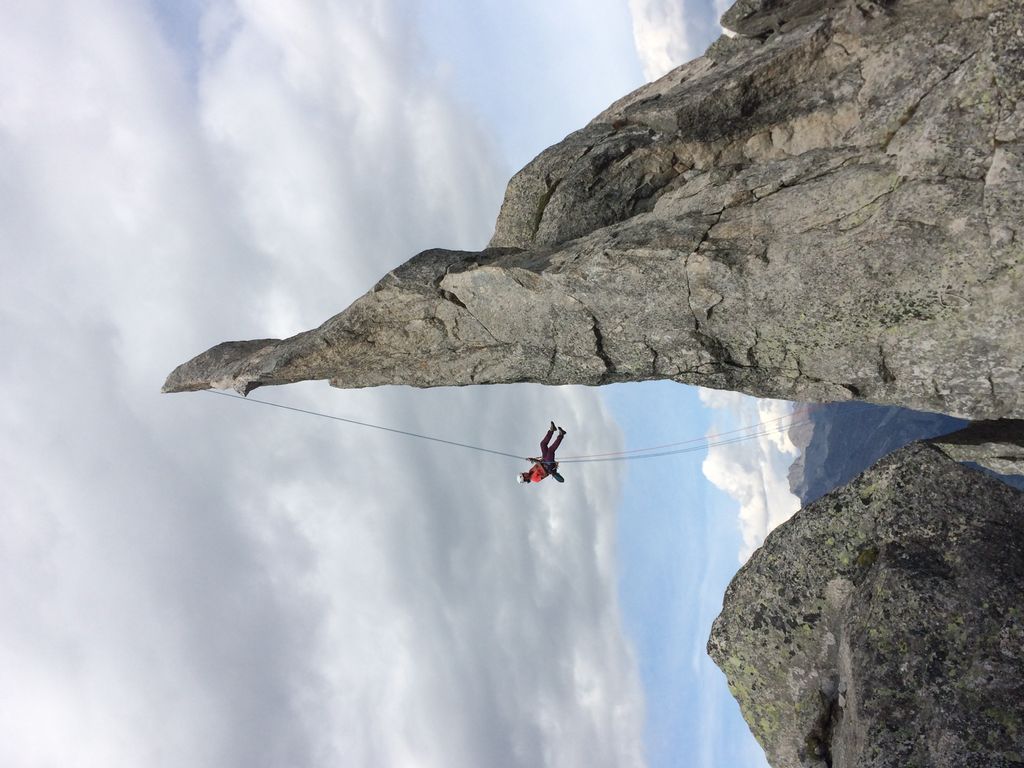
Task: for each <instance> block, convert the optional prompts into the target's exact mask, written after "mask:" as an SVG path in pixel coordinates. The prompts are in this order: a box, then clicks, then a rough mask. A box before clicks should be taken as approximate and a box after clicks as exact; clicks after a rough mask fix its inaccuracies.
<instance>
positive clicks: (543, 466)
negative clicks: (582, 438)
mask: <svg viewBox="0 0 1024 768" xmlns="http://www.w3.org/2000/svg"><path fill="white" fill-rule="evenodd" d="M556 429H557V430H558V439H557V440H555V442H554V444H551V436H552V435H553V434H555V430H556ZM563 437H565V430H564V429H562V428H561V427H556V426H555V422H553V421H552V422H551V427H550V428H549V429H548V433H547V434H546V435H544V439H543V440H541V441H540V457H539V458H532V457H531V458H529V459H527V461H532V462H533V466H532V467H530V469H528V470H527V471H526V472H518V473H516V482H517V483H539V482H540V481H541V480H543V479H544V478H545V477H548V476H549V475H550V476H551V477H553V478H555V480H557V481H558V482H560V483H564V482H565V478H564V477H562V476H561V475H560V474H558V462H557V461H555V451H557V450H558V446H560V445H561V444H562V438H563Z"/></svg>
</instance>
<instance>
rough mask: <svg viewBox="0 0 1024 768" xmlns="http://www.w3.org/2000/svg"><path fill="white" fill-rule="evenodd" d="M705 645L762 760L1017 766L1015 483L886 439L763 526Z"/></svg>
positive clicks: (843, 765) (1023, 500) (1023, 595)
mask: <svg viewBox="0 0 1024 768" xmlns="http://www.w3.org/2000/svg"><path fill="white" fill-rule="evenodd" d="M708 652H709V653H710V654H711V656H712V658H714V659H715V661H716V662H717V663H718V665H719V666H720V667H721V668H722V669H723V671H725V673H726V675H727V677H728V679H729V687H730V689H731V690H732V692H733V694H734V695H735V696H736V698H737V700H738V701H739V703H740V707H741V709H742V710H743V715H744V717H745V718H746V720H747V722H748V723H749V724H750V726H751V729H752V730H753V732H754V734H755V736H756V737H757V739H758V741H760V743H761V744H762V746H764V748H765V750H766V752H767V754H768V759H769V761H770V762H771V764H772V766H774V768H794V767H795V766H802V767H805V768H826V766H829V767H830V768H855V767H856V768H890V767H891V768H905V766H911V765H917V766H948V767H949V768H954V767H960V766H964V767H966V766H987V767H988V768H1011V766H1012V767H1015V768H1019V767H1020V766H1024V706H1022V702H1024V493H1022V492H1021V491H1018V490H1015V489H1013V488H1010V487H1009V486H1007V485H1004V484H1002V483H1000V482H999V481H998V480H995V479H992V478H990V477H988V476H987V475H984V474H982V473H980V472H976V471H974V470H971V469H968V468H966V467H963V466H961V465H959V464H957V463H955V462H954V461H953V460H952V459H950V458H949V457H947V456H946V455H945V454H943V453H942V452H941V451H939V450H938V449H936V448H935V447H933V446H928V445H924V444H921V443H915V444H913V445H910V446H907V447H905V448H902V449H900V450H899V451H897V452H896V453H893V454H891V455H890V456H888V457H886V458H885V459H883V460H882V461H880V462H879V463H878V464H877V465H875V466H874V467H873V468H872V469H870V470H869V471H867V472H865V473H864V474H863V475H862V476H861V477H859V478H858V479H856V480H855V481H854V482H852V483H851V484H849V485H847V486H845V487H844V488H841V489H838V490H836V491H833V492H832V493H829V494H828V495H826V496H824V497H823V498H822V499H820V500H819V501H817V502H815V503H813V504H810V505H809V506H807V507H805V508H804V509H802V510H801V511H800V512H798V513H797V514H796V515H794V516H793V517H792V518H791V519H790V520H789V521H787V522H786V523H783V524H782V525H781V526H779V527H778V528H777V529H776V530H775V531H773V532H772V533H771V534H770V535H769V536H768V538H767V540H766V541H765V543H764V546H763V547H762V548H761V549H760V550H758V551H757V552H756V553H755V554H754V556H753V557H751V559H750V560H749V561H748V562H747V564H746V565H745V566H744V567H743V568H742V569H741V570H740V572H739V573H738V574H737V576H736V577H735V579H734V580H733V582H732V583H731V584H730V586H729V588H728V590H727V591H726V595H725V601H724V607H723V609H722V613H721V615H720V616H719V617H718V618H717V619H716V620H715V623H714V627H713V629H712V633H711V639H710V640H709V642H708Z"/></svg>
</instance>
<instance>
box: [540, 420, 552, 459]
mask: <svg viewBox="0 0 1024 768" xmlns="http://www.w3.org/2000/svg"><path fill="white" fill-rule="evenodd" d="M553 434H555V422H551V428H550V429H549V430H548V433H547V434H546V435H544V439H543V440H541V441H540V455H541V458H544V459H547V457H548V452H549V451H550V450H551V449H550V448H548V443H550V442H551V436H552V435H553Z"/></svg>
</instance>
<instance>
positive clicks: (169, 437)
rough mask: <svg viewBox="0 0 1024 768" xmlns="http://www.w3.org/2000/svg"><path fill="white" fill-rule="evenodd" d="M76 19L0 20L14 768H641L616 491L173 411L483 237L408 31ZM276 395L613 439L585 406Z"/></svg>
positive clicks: (220, 12) (289, 23)
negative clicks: (207, 378) (204, 380)
mask: <svg viewBox="0 0 1024 768" xmlns="http://www.w3.org/2000/svg"><path fill="white" fill-rule="evenodd" d="M58 6H59V7H54V6H52V5H46V6H45V7H44V6H40V5H37V4H16V5H11V4H8V5H6V6H5V7H4V9H3V10H2V11H0V17H2V23H0V168H2V169H3V170H2V171H0V253H2V254H3V257H2V259H0V324H2V327H3V331H4V332H3V334H2V337H0V338H2V341H0V345H2V352H3V355H4V358H5V360H6V361H7V365H8V369H7V370H8V371H9V372H10V374H9V375H8V376H6V377H5V378H4V381H3V384H2V385H0V387H2V393H0V394H2V397H0V403H2V404H3V405H2V406H0V466H2V474H3V477H4V478H5V481H4V483H3V484H0V521H2V524H3V529H4V534H3V537H2V538H0V601H2V602H3V605H4V606H5V611H4V615H3V617H0V680H3V690H4V695H3V696H0V764H3V765H14V766H17V765H27V764H43V765H75V766H110V765H146V766H154V767H156V768H161V767H162V766H190V768H191V767H193V766H200V767H201V766H217V767H218V768H222V767H223V766H246V767H247V768H248V767H251V766H281V765H288V766H328V765H329V766H337V765H380V766H403V765H416V766H480V765H493V766H501V765H510V766H512V765H515V766H519V765H521V766H538V765H551V766H556V765H557V766H564V765H587V766H593V765H602V764H604V765H616V766H619V765H637V764H640V763H641V762H642V760H643V755H642V752H643V749H642V743H641V741H642V736H641V731H642V720H643V703H642V698H641V691H640V688H639V683H638V678H637V674H636V671H635V663H634V661H633V659H632V655H631V651H630V649H629V647H628V646H627V644H626V642H625V640H624V639H623V635H622V630H621V627H620V620H619V611H618V607H617V604H616V600H615V587H614V580H615V562H614V530H615V529H614V522H613V513H614V505H615V503H616V501H617V497H618V494H619V490H618V489H619V478H618V476H617V475H615V474H614V473H607V472H601V473H592V474H591V473H587V472H585V471H583V470H581V471H579V472H578V473H566V474H567V483H566V484H565V486H555V485H554V484H551V485H552V487H546V486H547V484H543V485H542V486H539V487H537V488H530V489H524V488H521V487H519V486H517V485H516V484H515V483H514V481H513V473H514V471H515V470H516V469H519V468H520V467H519V466H518V465H515V464H514V462H512V463H510V462H508V461H506V460H503V459H500V458H492V457H487V456H483V455H478V454H469V453H465V452H459V451H457V450H455V449H442V448H435V447H432V446H431V447H428V446H427V445H426V444H421V443H413V442H411V441H403V440H402V439H401V438H398V437H396V436H392V435H384V434H380V433H376V432H360V431H358V430H356V428H344V427H339V425H337V424H335V423H333V422H327V421H322V420H316V419H312V418H309V417H304V416H301V415H298V414H289V413H281V412H276V411H273V410H271V409H267V408H263V407H261V406H258V405H251V404H245V403H240V402H239V403H236V402H231V401H228V400H227V399H226V398H220V397H216V396H213V395H204V394H193V395H187V396H161V395H160V394H159V392H158V390H159V386H160V383H161V382H162V379H163V376H164V375H165V374H166V372H167V371H168V370H170V368H171V367H173V365H175V364H176V363H177V362H180V361H181V360H183V359H185V358H187V357H188V356H190V355H191V354H194V353H195V352H196V351H198V350H201V349H203V348H205V347H207V346H209V345H210V344H212V343H214V342H216V341H219V340H221V339H225V338H253V337H259V336H278V335H283V334H290V333H293V332H295V331H296V330H298V329H300V328H304V327H308V326H309V325H311V324H315V323H319V322H321V321H323V320H324V319H325V318H326V317H327V316H328V315H329V314H330V313H331V312H333V311H335V310H336V309H337V308H338V307H340V306H344V305H345V304H347V303H348V302H349V301H351V300H352V299H353V298H355V297H356V296H358V295H359V294H361V293H362V292H363V291H364V290H365V289H366V288H367V287H368V286H369V285H370V284H371V283H372V281H373V280H375V279H376V278H377V277H378V276H379V275H380V274H381V273H383V272H384V271H386V270H387V269H389V268H390V267H392V266H394V265H395V264H397V263H399V262H401V261H403V260H404V259H405V258H407V257H408V256H409V255H411V254H412V253H414V252H416V251H417V250H420V249H422V248H425V247H428V246H432V245H435V244H438V243H444V244H448V245H454V246H460V245H461V246H479V245H480V244H482V243H483V242H484V241H485V240H486V238H487V236H488V235H489V230H490V227H491V225H492V222H493V218H494V214H495V212H496V210H497V206H498V203H499V200H500V194H501V190H502V186H503V180H504V173H503V171H502V161H501V158H500V157H498V156H497V154H496V152H495V150H494V142H493V141H492V139H491V138H490V137H489V135H488V134H487V132H486V131H485V130H484V128H483V127H482V126H481V125H480V124H478V123H477V122H475V121H474V120H473V119H472V118H471V117H470V116H469V115H467V114H466V113H465V112H464V111H463V110H461V109H460V108H459V107H458V105H457V104H456V103H455V101H454V100H453V99H452V97H451V95H450V94H449V93H448V92H446V91H445V89H444V88H443V87H442V84H441V83H440V82H439V81H437V80H436V79H433V78H432V76H431V75H430V71H429V67H425V66H420V64H419V63H418V61H417V53H418V51H419V50H420V48H419V47H418V44H417V36H416V30H415V29H413V28H410V27H409V26H408V25H407V24H405V23H404V22H403V21H402V19H403V18H404V9H403V8H402V7H401V6H400V5H399V4H397V3H393V2H385V1H383V0H380V1H375V2H370V1H364V2H327V1H326V0H325V1H324V2H315V3H308V4H305V5H302V6H301V7H300V6H294V5H289V6H288V12H287V13H284V12H283V11H282V10H281V8H282V7H283V6H281V4H280V3H276V2H270V0H248V1H247V2H239V3H234V2H226V1H225V0H214V2H210V3H208V4H203V5H201V6H197V7H196V8H195V9H193V10H194V16H189V14H188V13H185V12H184V11H183V12H182V13H183V14H184V18H183V19H178V21H177V24H178V26H176V27H175V29H176V30H177V33H176V34H175V35H174V36H173V40H174V41H175V44H174V45H172V44H170V43H168V39H169V38H168V32H167V29H166V27H165V26H163V25H165V24H166V23H167V20H166V18H164V17H159V16H154V15H151V14H150V13H147V10H146V8H147V7H146V6H145V5H139V4H130V3H122V2H116V1H115V0H97V2H93V3H89V4H81V3H71V2H67V3H58ZM182 7H183V8H184V7H185V6H182ZM164 10H165V11H166V8H165V9H164ZM193 22H194V26H193ZM182 29H193V31H194V35H193V37H191V38H189V37H188V35H184V36H182V35H183V34H184V33H181V30H182ZM182 40H185V41H189V42H190V43H191V44H190V45H187V46H186V47H184V48H183V47H182V42H181V41H182ZM256 397H257V398H260V397H265V398H267V399H276V400H280V401H285V402H289V403H291V404H294V405H298V406H300V407H307V408H313V409H316V410H322V411H325V412H328V413H334V414H337V415H342V416H348V417H351V418H356V419H359V420H363V421H369V422H373V423H379V424H385V425H388V426H395V427H399V428H403V429H408V430H412V431H418V432H424V433H428V434H436V435H439V436H443V437H449V438H452V439H457V440H460V441H464V442H468V443H473V444H479V445H485V446H490V447H496V448H498V449H501V450H512V452H522V453H523V454H524V455H527V454H529V453H531V452H533V451H534V449H535V443H536V442H537V440H539V438H540V436H541V434H542V433H543V431H544V428H545V426H546V424H547V421H548V419H549V418H556V419H557V420H559V421H560V422H562V423H564V424H565V426H566V427H567V428H568V429H569V431H570V442H571V445H572V449H573V452H581V453H582V452H588V451H591V452H593V451H597V450H615V449H616V448H617V447H618V445H615V444H613V445H611V446H610V447H609V444H608V442H605V441H607V440H609V439H610V440H611V441H612V443H615V442H616V435H617V430H616V427H615V425H614V423H613V422H612V421H611V419H610V417H609V415H608V413H607V412H606V411H605V409H604V407H603V405H602V403H601V401H600V399H599V397H598V395H597V394H596V393H595V392H594V391H592V390H587V389H569V388H565V389H557V390H552V389H541V388H539V387H508V388H491V389H488V390H484V391H477V390H437V391H430V392H413V391H410V390H407V389H404V388H393V389H387V390H380V391H367V392H341V391H335V390H330V389H328V388H327V387H326V386H325V385H318V384H308V385H302V386H296V387H289V388H287V389H286V390H283V391H281V392H276V391H273V390H261V391H260V392H259V393H257V395H256ZM583 424H588V425H590V426H591V427H593V429H592V430H589V434H600V435H601V436H602V441H603V442H602V444H601V445H597V444H596V443H592V441H590V440H588V439H587V438H586V437H585V433H584V430H582V429H580V428H578V427H579V426H581V425H583ZM568 445H569V443H567V446H568Z"/></svg>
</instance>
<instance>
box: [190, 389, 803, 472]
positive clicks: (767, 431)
mask: <svg viewBox="0 0 1024 768" xmlns="http://www.w3.org/2000/svg"><path fill="white" fill-rule="evenodd" d="M202 391H203V392H207V393H209V394H211V395H220V396H221V397H229V398H231V399H232V400H242V401H243V402H246V403H256V404H258V405H267V406H270V407H272V408H280V409H282V410H285V411H295V412H296V413H305V414H308V415H309V416H319V417H320V418H324V419H331V420H332V421H341V422H344V423H345V424H354V425H355V426H359V427H369V428H370V429H379V430H381V431H382V432H392V433H394V434H397V435H406V436H407V437H415V438H418V439H420V440H429V441H430V442H433V443H443V444H444V445H454V446H456V447H459V448H468V449H470V450H473V451H480V452H481V453H490V454H493V455H495V456H505V457H507V458H510V459H516V460H517V461H519V460H525V461H530V459H529V458H528V457H525V456H517V455H516V454H514V453H506V452H505V451H496V450H494V449H492V448H484V447H482V446H479V445H470V444H468V443H460V442H458V441H456V440H445V439H443V438H440V437H432V436H431V435H422V434H420V433H418V432H408V431H406V430H404V429H394V428H392V427H382V426H380V425H379V424H370V423H368V422H365V421H356V420H355V419H346V418H344V417H342V416H333V415H331V414H329V413H321V412H319V411H311V410H307V409H305V408H296V407H295V406H293V405H283V404H281V403H272V402H270V401H269V400H256V399H255V398H252V397H242V396H241V395H232V394H231V393H229V392H218V391H216V390H212V389H204V390H202ZM810 409H811V406H802V407H801V408H797V409H796V410H794V411H793V412H792V413H789V414H786V415H785V416H779V417H777V418H774V419H768V420H767V421H763V422H759V423H758V424H754V425H751V426H746V427H738V428H736V429H730V430H727V431H725V432H718V433H715V434H712V435H706V436H704V437H695V438H691V439H689V440H683V441H681V442H678V443H665V444H663V445H656V446H652V447H650V448H634V449H631V450H628V451H610V452H606V453H593V454H588V455H582V456H567V457H566V458H564V459H562V458H560V459H559V460H558V463H559V464H590V463H598V462H609V461H633V460H636V459H654V458H658V457H662V456H676V455H679V454H684V453H694V452H696V451H703V450H706V449H707V448H713V447H717V446H720V445H732V444H734V443H741V442H743V441H745V440H751V439H753V438H755V437H764V436H765V435H772V434H777V433H779V432H784V431H786V430H788V429H789V428H790V427H793V426H797V425H800V424H807V423H808V422H809V419H808V418H806V417H807V415H808V414H809V412H810ZM797 417H800V418H801V419H802V420H793V419H797ZM787 419H789V420H790V421H789V422H788V423H786V421H785V420H787ZM780 421H782V422H784V423H783V424H782V425H781V426H779V425H776V426H773V427H772V426H769V425H771V424H774V423H776V422H780ZM752 430H756V431H752ZM678 446H685V447H682V448H680V447H678ZM665 448H670V449H671V450H662V449H665Z"/></svg>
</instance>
